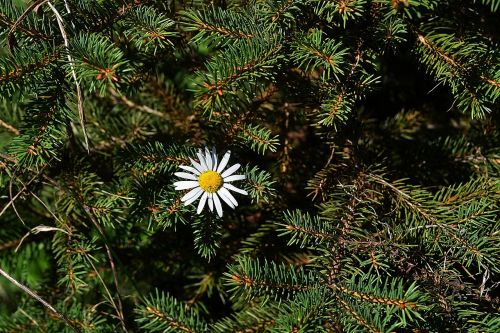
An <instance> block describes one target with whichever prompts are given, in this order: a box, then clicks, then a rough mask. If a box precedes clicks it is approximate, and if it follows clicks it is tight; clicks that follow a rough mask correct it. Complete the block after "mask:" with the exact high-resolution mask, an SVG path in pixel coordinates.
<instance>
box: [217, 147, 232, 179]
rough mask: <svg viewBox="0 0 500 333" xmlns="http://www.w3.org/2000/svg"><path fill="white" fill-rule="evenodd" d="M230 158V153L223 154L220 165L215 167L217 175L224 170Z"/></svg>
mask: <svg viewBox="0 0 500 333" xmlns="http://www.w3.org/2000/svg"><path fill="white" fill-rule="evenodd" d="M230 156H231V151H230V150H228V151H227V152H226V153H225V154H224V157H222V160H221V161H220V164H219V166H218V167H217V172H218V173H221V172H222V170H224V168H225V167H226V165H227V162H229V157H230Z"/></svg>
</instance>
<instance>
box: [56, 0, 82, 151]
mask: <svg viewBox="0 0 500 333" xmlns="http://www.w3.org/2000/svg"><path fill="white" fill-rule="evenodd" d="M47 5H48V6H49V7H50V9H51V10H52V11H53V12H54V15H55V16H56V21H57V25H58V26H59V30H60V31H61V35H62V38H63V40H64V46H65V47H66V51H67V52H68V55H67V58H68V62H69V66H70V68H71V75H72V76H73V80H75V86H76V95H77V100H78V102H77V103H78V115H79V117H80V125H81V126H82V132H83V138H84V140H85V148H86V149H87V152H88V153H90V150H89V149H90V148H89V137H88V134H87V129H86V128H85V111H84V109H83V93H82V89H81V88H80V84H79V83H78V78H77V77H76V71H75V65H74V63H73V58H72V57H71V55H70V54H69V40H68V35H67V34H66V30H65V29H64V20H63V18H62V17H61V14H59V12H58V11H57V9H56V8H55V7H54V6H53V5H52V4H51V3H50V1H47Z"/></svg>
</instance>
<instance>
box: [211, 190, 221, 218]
mask: <svg viewBox="0 0 500 333" xmlns="http://www.w3.org/2000/svg"><path fill="white" fill-rule="evenodd" d="M213 198H214V203H215V209H217V215H219V217H222V205H221V203H220V200H219V196H218V195H217V193H214V194H213Z"/></svg>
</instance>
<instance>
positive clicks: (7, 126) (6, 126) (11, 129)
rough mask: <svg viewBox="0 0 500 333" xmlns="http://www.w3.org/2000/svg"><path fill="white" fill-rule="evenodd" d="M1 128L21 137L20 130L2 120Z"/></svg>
mask: <svg viewBox="0 0 500 333" xmlns="http://www.w3.org/2000/svg"><path fill="white" fill-rule="evenodd" d="M0 126H2V127H4V128H6V129H7V130H9V131H10V132H12V133H14V134H15V135H19V130H18V129H17V128H15V127H14V126H12V125H11V124H8V123H6V122H5V121H3V120H2V119H0Z"/></svg>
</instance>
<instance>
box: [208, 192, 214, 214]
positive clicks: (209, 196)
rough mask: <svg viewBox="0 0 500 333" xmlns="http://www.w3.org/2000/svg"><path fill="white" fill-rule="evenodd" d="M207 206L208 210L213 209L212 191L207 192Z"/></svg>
mask: <svg viewBox="0 0 500 333" xmlns="http://www.w3.org/2000/svg"><path fill="white" fill-rule="evenodd" d="M208 208H210V211H211V212H213V211H214V201H213V200H212V193H209V194H208Z"/></svg>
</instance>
